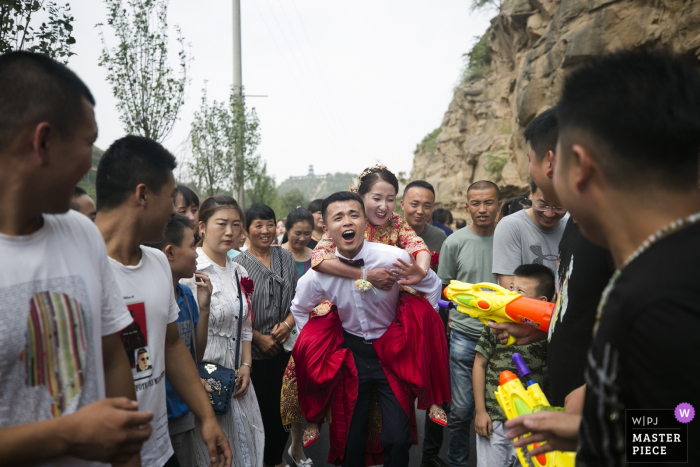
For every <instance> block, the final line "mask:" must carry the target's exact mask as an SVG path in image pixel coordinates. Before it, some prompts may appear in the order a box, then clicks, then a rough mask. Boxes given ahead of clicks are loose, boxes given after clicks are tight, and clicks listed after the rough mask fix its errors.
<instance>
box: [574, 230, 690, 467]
mask: <svg viewBox="0 0 700 467" xmlns="http://www.w3.org/2000/svg"><path fill="white" fill-rule="evenodd" d="M699 265H700V225H694V226H691V227H688V228H686V229H683V230H681V231H679V232H676V233H674V234H672V235H670V236H668V237H666V238H664V239H662V240H660V241H659V242H657V243H656V244H654V245H652V246H651V247H650V248H649V250H647V251H646V252H645V253H643V254H642V255H640V256H639V257H638V258H636V259H635V260H633V261H632V262H631V263H630V264H629V265H628V266H627V267H626V268H625V269H624V270H623V271H622V274H621V275H620V277H619V278H618V280H617V283H616V285H615V287H614V289H613V290H612V292H611V293H610V295H609V297H608V302H607V304H606V306H605V308H604V310H603V313H602V316H601V317H600V321H599V326H598V330H597V333H596V334H595V337H594V339H593V344H592V346H591V351H590V354H589V358H588V359H589V363H588V366H587V368H586V400H585V404H584V409H583V418H582V422H581V428H580V430H579V452H578V455H577V457H576V465H577V467H579V466H595V467H598V466H618V465H625V464H624V461H625V442H624V439H625V438H624V436H625V409H675V408H676V406H677V405H678V404H680V403H681V402H687V403H690V404H692V405H693V407H695V410H698V407H700V363H699V360H698V336H700V286H699V285H698V266H699ZM688 436H689V442H690V449H689V450H688V451H689V454H688V455H689V459H688V461H689V462H688V465H695V466H697V465H700V449H699V448H698V447H699V446H700V425H699V421H698V417H697V416H696V417H695V420H693V421H692V422H690V425H689V426H688ZM644 465H650V464H644ZM673 465H679V464H673Z"/></svg>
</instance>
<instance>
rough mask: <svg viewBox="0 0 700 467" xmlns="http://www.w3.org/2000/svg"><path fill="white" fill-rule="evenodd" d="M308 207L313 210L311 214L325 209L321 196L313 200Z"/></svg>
mask: <svg viewBox="0 0 700 467" xmlns="http://www.w3.org/2000/svg"><path fill="white" fill-rule="evenodd" d="M308 209H309V211H311V214H313V213H315V212H316V211H323V200H322V199H321V198H319V199H315V200H313V201H311V202H310V203H309V208H308Z"/></svg>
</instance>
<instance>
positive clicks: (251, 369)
mask: <svg viewBox="0 0 700 467" xmlns="http://www.w3.org/2000/svg"><path fill="white" fill-rule="evenodd" d="M243 365H245V366H247V367H248V368H250V372H251V373H252V372H253V367H252V366H250V365H248V364H247V363H241V366H243ZM238 369H239V370H240V369H241V367H240V366H239V367H238Z"/></svg>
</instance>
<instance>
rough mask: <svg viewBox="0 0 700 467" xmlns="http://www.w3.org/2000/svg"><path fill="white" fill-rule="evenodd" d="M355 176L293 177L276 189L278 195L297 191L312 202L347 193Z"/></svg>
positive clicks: (345, 174)
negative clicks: (340, 192)
mask: <svg viewBox="0 0 700 467" xmlns="http://www.w3.org/2000/svg"><path fill="white" fill-rule="evenodd" d="M355 177H357V175H353V174H349V173H340V172H337V173H335V174H332V175H331V174H328V175H317V176H314V177H310V176H308V177H295V178H291V177H290V178H288V179H287V180H285V181H283V182H282V183H281V184H280V186H279V187H278V188H277V190H278V191H279V194H280V195H285V194H286V193H288V192H290V191H292V190H294V189H297V190H299V191H300V192H302V193H303V194H304V198H306V199H308V200H314V199H317V198H325V197H327V196H328V195H331V194H333V193H335V192H337V191H347V189H348V187H349V186H350V182H351V180H352V179H353V178H355Z"/></svg>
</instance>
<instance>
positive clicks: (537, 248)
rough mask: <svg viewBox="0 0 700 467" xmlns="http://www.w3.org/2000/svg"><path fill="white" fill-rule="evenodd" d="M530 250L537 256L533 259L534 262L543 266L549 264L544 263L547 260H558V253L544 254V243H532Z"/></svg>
mask: <svg viewBox="0 0 700 467" xmlns="http://www.w3.org/2000/svg"><path fill="white" fill-rule="evenodd" d="M530 251H531V252H532V253H533V254H534V255H535V256H536V258H535V259H533V260H532V264H541V265H543V266H547V265H546V264H544V262H545V261H556V260H557V255H546V254H544V251H543V250H542V245H540V244H539V243H538V244H536V245H530ZM547 267H549V266H547Z"/></svg>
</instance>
